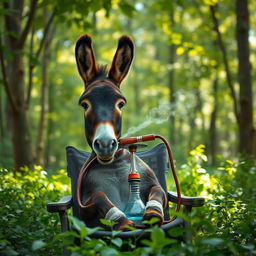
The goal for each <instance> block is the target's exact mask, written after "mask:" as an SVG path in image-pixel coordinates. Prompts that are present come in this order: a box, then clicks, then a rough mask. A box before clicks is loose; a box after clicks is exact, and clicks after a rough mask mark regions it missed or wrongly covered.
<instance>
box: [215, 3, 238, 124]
mask: <svg viewBox="0 0 256 256" xmlns="http://www.w3.org/2000/svg"><path fill="white" fill-rule="evenodd" d="M215 9H216V5H215V6H212V5H210V12H211V16H212V20H213V24H214V30H215V31H216V33H217V41H218V44H219V47H220V50H221V52H222V56H223V62H224V66H225V70H226V78H227V83H228V87H229V89H230V94H231V98H232V100H233V108H234V114H235V118H236V121H237V123H238V124H239V122H240V116H239V110H238V103H237V97H236V92H235V88H234V85H233V81H232V77H231V72H230V68H229V64H228V57H227V51H226V47H225V45H224V42H223V39H222V35H221V33H220V30H219V21H218V19H217V17H216V10H215Z"/></svg>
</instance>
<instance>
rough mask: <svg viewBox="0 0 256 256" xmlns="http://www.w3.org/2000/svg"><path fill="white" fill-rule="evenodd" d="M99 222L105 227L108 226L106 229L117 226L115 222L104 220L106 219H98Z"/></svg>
mask: <svg viewBox="0 0 256 256" xmlns="http://www.w3.org/2000/svg"><path fill="white" fill-rule="evenodd" d="M100 222H101V223H102V224H103V225H105V226H108V227H111V228H112V227H113V226H114V225H116V224H117V222H115V221H110V220H106V219H100Z"/></svg>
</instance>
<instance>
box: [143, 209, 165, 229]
mask: <svg viewBox="0 0 256 256" xmlns="http://www.w3.org/2000/svg"><path fill="white" fill-rule="evenodd" d="M152 218H157V219H158V221H156V222H155V223H154V224H156V225H158V226H161V225H162V224H163V222H164V218H163V216H162V214H161V213H160V212H158V211H157V210H154V209H148V210H147V211H146V212H145V213H144V216H143V221H144V220H151V219H152Z"/></svg>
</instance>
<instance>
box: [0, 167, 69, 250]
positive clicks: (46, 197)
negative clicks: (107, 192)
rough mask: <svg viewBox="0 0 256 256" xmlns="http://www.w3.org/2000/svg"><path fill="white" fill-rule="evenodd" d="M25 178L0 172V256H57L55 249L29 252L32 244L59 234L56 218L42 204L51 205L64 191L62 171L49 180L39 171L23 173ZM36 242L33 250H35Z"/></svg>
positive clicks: (11, 173)
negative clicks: (50, 202)
mask: <svg viewBox="0 0 256 256" xmlns="http://www.w3.org/2000/svg"><path fill="white" fill-rule="evenodd" d="M24 171H25V173H26V174H25V175H23V176H22V175H21V174H17V176H16V177H15V176H14V174H13V172H10V171H7V170H5V169H1V170H0V191H1V193H0V201H1V208H0V216H1V218H0V227H1V229H0V254H1V255H59V254H60V249H59V248H56V247H55V248H49V247H46V248H44V249H43V250H41V251H36V252H33V251H32V247H31V246H32V242H33V241H35V240H36V241H37V240H38V241H41V243H42V241H45V242H46V243H48V242H49V241H51V240H52V239H53V237H54V235H55V234H56V232H55V231H56V230H57V231H58V230H59V220H58V216H57V215H55V214H49V213H47V211H46V202H49V201H55V200H56V199H58V198H59V196H60V195H61V194H63V193H64V192H65V190H68V187H67V185H63V183H64V184H65V183H67V180H65V179H64V177H65V176H64V175H63V173H64V170H60V171H59V172H58V174H57V175H52V176H49V175H47V173H46V172H45V171H44V170H42V169H41V168H40V167H35V169H34V170H28V169H26V170H24ZM39 244H40V242H37V243H36V244H35V245H34V247H38V245H39Z"/></svg>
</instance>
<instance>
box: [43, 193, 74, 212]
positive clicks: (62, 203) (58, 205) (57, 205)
mask: <svg viewBox="0 0 256 256" xmlns="http://www.w3.org/2000/svg"><path fill="white" fill-rule="evenodd" d="M72 204H73V201H72V196H63V197H62V198H61V199H60V200H59V201H58V202H50V203H48V204H47V211H48V212H61V211H66V210H67V209H69V208H70V207H71V206H72Z"/></svg>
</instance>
